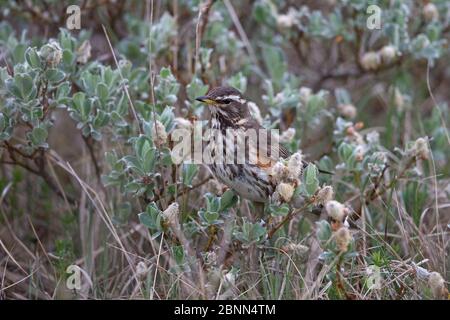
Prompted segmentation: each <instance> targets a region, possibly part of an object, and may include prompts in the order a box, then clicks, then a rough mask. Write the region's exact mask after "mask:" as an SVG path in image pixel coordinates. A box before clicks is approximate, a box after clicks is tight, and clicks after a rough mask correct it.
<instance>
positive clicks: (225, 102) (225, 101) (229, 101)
mask: <svg viewBox="0 0 450 320" xmlns="http://www.w3.org/2000/svg"><path fill="white" fill-rule="evenodd" d="M231 101H232V100H231V99H223V100H222V104H230V103H231Z"/></svg>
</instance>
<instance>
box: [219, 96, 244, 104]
mask: <svg viewBox="0 0 450 320" xmlns="http://www.w3.org/2000/svg"><path fill="white" fill-rule="evenodd" d="M226 99H230V100H233V101H237V102H240V103H246V102H247V100H245V99H242V98H241V97H239V96H238V95H235V94H232V95H229V96H220V97H217V98H216V100H226Z"/></svg>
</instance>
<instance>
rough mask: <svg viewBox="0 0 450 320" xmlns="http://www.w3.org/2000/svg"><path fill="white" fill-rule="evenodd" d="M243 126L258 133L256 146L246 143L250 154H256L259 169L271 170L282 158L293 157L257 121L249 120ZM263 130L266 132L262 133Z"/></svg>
mask: <svg viewBox="0 0 450 320" xmlns="http://www.w3.org/2000/svg"><path fill="white" fill-rule="evenodd" d="M241 125H242V128H243V129H244V130H246V131H247V130H249V129H252V130H255V132H256V144H255V143H254V142H253V143H252V142H250V143H246V145H247V146H248V149H249V150H250V152H255V154H256V157H257V165H258V166H259V167H262V168H270V167H272V165H274V164H275V163H276V162H278V161H279V160H280V158H288V157H289V156H290V155H291V154H290V152H289V151H288V150H287V149H286V148H285V147H284V146H283V145H281V144H280V143H279V142H278V141H275V140H273V139H274V138H275V139H277V137H272V135H271V134H270V130H268V129H266V128H264V127H263V126H261V125H260V124H259V123H258V122H257V121H256V120H255V119H253V118H251V119H248V118H247V119H246V120H245V122H243V123H241ZM261 130H264V132H261ZM249 136H250V135H249ZM246 138H248V137H246ZM277 142H278V143H277Z"/></svg>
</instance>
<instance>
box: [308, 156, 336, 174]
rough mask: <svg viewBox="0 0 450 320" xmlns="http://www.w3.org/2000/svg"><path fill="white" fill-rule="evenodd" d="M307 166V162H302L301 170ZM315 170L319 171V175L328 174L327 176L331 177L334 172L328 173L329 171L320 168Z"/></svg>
mask: <svg viewBox="0 0 450 320" xmlns="http://www.w3.org/2000/svg"><path fill="white" fill-rule="evenodd" d="M308 164H309V162H306V161H304V160H303V169H304V168H306V167H307V166H308ZM317 169H318V170H319V172H320V173H323V174H329V175H333V174H334V172H330V171H327V170H322V169H320V168H317Z"/></svg>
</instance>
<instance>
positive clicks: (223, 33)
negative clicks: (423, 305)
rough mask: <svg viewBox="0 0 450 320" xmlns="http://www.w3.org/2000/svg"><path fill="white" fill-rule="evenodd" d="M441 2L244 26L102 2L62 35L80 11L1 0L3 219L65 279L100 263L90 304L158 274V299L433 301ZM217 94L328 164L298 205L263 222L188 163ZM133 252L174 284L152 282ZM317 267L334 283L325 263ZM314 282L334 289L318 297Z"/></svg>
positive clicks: (241, 13) (363, 2) (214, 14)
mask: <svg viewBox="0 0 450 320" xmlns="http://www.w3.org/2000/svg"><path fill="white" fill-rule="evenodd" d="M426 2H427V3H430V4H432V6H431V9H430V7H429V8H428V9H429V10H431V11H429V12H428V13H427V12H426V11H425V8H424V7H425V5H424V4H423V3H422V2H420V1H368V0H343V1H323V3H314V4H313V5H311V6H308V5H306V4H304V5H297V4H296V5H293V3H291V2H289V1H281V2H278V1H273V0H258V1H249V2H245V1H244V2H237V1H230V3H231V5H232V6H233V8H234V11H235V13H236V17H233V11H232V10H230V8H229V7H228V6H227V5H225V3H224V2H223V1H214V2H213V4H212V6H211V7H210V8H208V9H202V10H203V11H202V14H201V15H199V10H200V8H201V7H202V6H203V4H202V1H198V0H180V1H176V2H174V3H172V2H164V1H163V2H160V3H159V2H158V4H157V5H156V2H155V5H156V6H157V8H154V10H153V11H152V12H151V14H150V8H148V7H147V2H145V1H144V2H130V3H129V2H123V3H122V2H121V3H120V4H118V3H117V4H115V5H114V6H111V5H109V4H101V5H100V4H97V3H95V4H92V8H90V7H89V8H83V19H82V20H83V21H82V24H83V27H82V30H80V31H70V30H66V29H64V27H63V26H64V25H65V21H63V18H64V17H62V16H61V14H60V13H61V12H64V10H63V9H64V8H63V7H64V6H66V5H68V2H67V1H62V2H61V1H60V2H58V3H56V1H51V2H50V3H51V4H52V6H47V5H44V4H40V3H38V2H33V5H32V6H31V5H29V4H24V3H22V2H20V1H10V2H2V5H3V6H2V13H1V18H2V19H1V20H2V22H0V53H1V58H2V62H1V67H0V169H1V170H0V171H1V172H2V177H1V179H0V194H1V196H0V205H1V207H2V211H3V210H4V211H5V215H4V217H3V216H2V217H1V218H0V219H2V220H1V221H4V220H3V219H5V217H6V218H7V220H8V221H14V223H12V224H11V225H12V226H13V227H16V226H17V225H19V224H17V223H15V222H16V221H18V220H16V219H18V218H22V217H21V215H22V214H23V213H26V214H27V215H28V214H29V217H30V221H31V220H33V222H36V221H35V220H38V221H39V224H36V225H38V226H39V228H42V229H45V230H44V231H45V232H43V234H44V235H45V236H43V239H39V240H43V243H42V244H41V243H40V245H43V246H45V249H48V250H47V252H52V254H53V256H52V257H50V260H51V261H53V260H52V259H55V261H56V262H49V266H48V268H47V266H45V268H42V269H46V268H47V269H48V270H51V268H52V267H56V271H57V272H58V276H59V275H63V274H65V268H66V267H67V266H68V265H70V264H72V263H73V262H74V261H83V263H82V265H83V268H86V272H87V274H89V276H91V277H92V279H93V280H94V281H96V283H95V284H94V285H93V286H92V287H90V288H89V289H88V290H90V291H89V294H88V296H89V297H91V295H92V297H95V298H97V297H106V298H111V297H123V296H125V295H126V294H128V293H129V294H130V296H132V297H137V294H138V293H137V292H138V291H140V289H141V288H140V286H141V284H142V283H141V282H143V281H146V282H145V285H144V286H145V287H146V288H145V289H146V290H147V291H148V292H146V293H145V294H149V295H151V296H152V298H155V297H156V295H157V296H158V298H169V297H175V298H186V297H189V298H191V297H192V298H199V297H201V298H205V297H208V298H216V297H220V298H233V299H234V298H272V299H279V298H299V297H301V298H320V299H324V298H343V297H347V295H346V292H345V290H349V291H354V292H353V293H354V294H355V295H356V296H357V297H359V298H367V297H368V298H377V299H379V298H380V297H381V298H389V299H391V298H405V297H406V298H422V297H423V296H425V297H427V296H429V293H428V294H422V293H421V289H419V286H417V285H416V282H417V277H416V278H414V275H413V272H411V270H412V269H411V268H415V267H416V266H415V263H419V262H420V263H423V265H424V266H426V267H427V268H429V269H430V270H431V269H435V270H436V271H440V272H443V271H445V270H446V269H445V268H443V267H442V266H443V265H445V264H444V260H443V259H445V254H444V253H445V252H446V250H447V251H448V246H447V243H448V241H447V235H446V232H445V230H446V227H447V229H448V221H444V219H443V218H442V217H445V213H446V212H447V211H445V210H447V209H448V196H449V191H448V182H449V179H448V174H449V172H450V165H449V163H448V158H449V156H450V154H449V130H448V123H450V113H449V110H448V104H447V103H446V102H445V101H448V97H449V96H448V92H447V91H448V90H447V91H446V88H448V86H449V79H448V61H449V56H450V52H449V50H448V39H449V38H448V36H449V30H450V24H449V19H447V18H446V17H448V14H449V12H450V9H449V7H448V4H447V2H446V1H444V0H440V1H431V2H429V1H426ZM371 4H376V5H378V6H380V8H381V9H382V11H381V12H382V15H381V20H382V28H381V29H379V30H369V29H368V28H367V18H368V14H367V12H366V9H367V7H368V6H369V5H371ZM87 6H91V5H87ZM433 6H434V7H433ZM53 7H54V8H53ZM87 10H89V15H86V11H87ZM434 10H436V11H434ZM203 14H204V15H205V16H203ZM88 17H89V19H90V18H91V17H92V21H87V20H88ZM236 18H237V19H238V20H239V23H237V22H236V21H235V19H236ZM44 24H45V28H44V27H43V25H44ZM101 25H103V26H105V29H106V30H107V34H108V37H109V38H108V40H106V39H105V34H104V33H103V30H102V28H99V26H101ZM241 28H242V29H243V30H241ZM242 31H243V32H242ZM108 41H110V42H111V45H112V49H113V50H112V51H111V49H110V47H109V45H108ZM367 57H369V58H371V59H372V60H371V61H368V60H370V59H367ZM116 63H117V65H116ZM216 85H229V86H233V87H235V88H237V89H239V90H240V91H241V92H242V93H245V96H246V99H248V100H251V101H254V102H255V103H256V104H257V105H258V106H259V107H260V110H259V111H260V113H261V119H258V120H261V122H262V125H263V126H264V127H266V128H270V129H280V131H281V137H282V139H284V140H283V141H282V143H283V144H284V145H285V146H287V147H288V149H289V150H290V151H292V152H297V151H299V150H301V151H302V154H303V155H304V157H305V160H308V162H310V163H309V165H307V166H306V167H305V168H303V170H302V174H301V176H300V177H294V178H292V177H290V179H291V180H295V181H294V182H292V181H290V182H292V185H293V186H294V187H295V191H294V195H293V198H294V200H299V199H300V200H301V203H300V205H299V204H298V203H294V202H295V201H292V202H288V201H284V200H283V201H279V202H276V201H272V199H268V202H267V204H266V207H265V211H264V214H262V210H259V208H258V207H257V206H253V205H251V204H248V203H247V201H245V200H244V199H243V198H240V197H239V195H238V194H237V193H235V191H233V190H231V189H230V190H226V191H224V186H223V185H218V184H217V183H216V182H217V181H215V182H214V183H213V181H211V179H209V178H208V177H209V171H208V170H207V169H206V168H205V166H203V165H200V164H197V163H195V164H193V163H188V162H183V163H175V162H174V161H173V159H172V157H171V152H172V150H173V148H174V141H172V140H171V138H172V137H171V136H172V134H173V132H174V130H175V129H178V128H184V129H186V127H189V128H190V126H191V125H192V124H193V123H194V120H205V119H208V116H209V113H208V111H207V108H206V107H205V105H204V104H202V103H200V102H199V101H196V100H195V98H196V97H198V96H202V95H205V94H206V93H207V92H208V90H209V89H210V88H211V87H213V86H216ZM257 111H258V110H252V112H256V114H257ZM67 116H68V117H67ZM72 127H74V128H75V129H74V130H71V128H72ZM66 129H67V130H66ZM288 129H293V131H294V130H295V134H293V136H292V137H287V138H286V137H283V135H282V134H283V132H286V131H287V130H288ZM188 130H190V129H188ZM293 131H291V132H293ZM421 137H422V138H421ZM66 148H68V149H69V151H70V152H67V151H65V149H66ZM322 170H326V171H330V172H333V173H334V174H333V175H325V174H323V173H321V171H322ZM29 173H32V174H33V175H31V174H29ZM272 178H273V177H270V179H272ZM296 178H298V180H296ZM275 180H276V179H275ZM271 181H272V180H271ZM325 186H331V187H332V188H333V191H334V199H336V200H338V201H340V202H341V203H342V204H345V206H346V210H344V211H342V212H344V213H345V216H348V217H347V218H344V221H337V220H336V219H335V217H333V216H332V214H330V213H329V212H327V201H328V200H330V199H328V198H326V199H319V198H320V197H319V194H320V192H321V191H323V190H324V187H325ZM290 191H292V190H290ZM36 198H39V200H35V199H36ZM25 200H26V201H25ZM31 202H33V203H31ZM34 202H36V203H34ZM175 204H176V206H175V207H174V206H172V205H175ZM171 206H172V207H171ZM343 206H344V205H343ZM174 208H176V209H174ZM169 209H172V210H173V211H172V212H171V211H170V210H169ZM167 210H169V211H167ZM61 211H63V212H61ZM259 211H261V212H259ZM139 212H140V213H139ZM321 212H322V213H324V214H322V215H321V217H322V218H323V217H326V219H322V218H321V219H320V220H319V221H317V220H318V216H319V215H320V214H321ZM342 212H341V213H342ZM78 214H79V215H80V216H79V217H78ZM171 214H173V215H171ZM74 216H76V219H75V218H74ZM98 217H101V219H99V218H98ZM355 217H356V218H355ZM360 217H361V219H359V218H360ZM350 218H352V219H356V220H357V221H351V222H352V223H353V224H352V226H351V227H352V228H351V229H352V234H351V235H350V237H349V239H347V240H349V242H348V243H344V244H346V245H345V246H340V244H342V243H340V244H339V243H338V242H337V240H336V237H337V233H338V232H339V230H340V229H342V228H346V227H344V226H343V223H344V222H348V220H350ZM45 219H47V220H45ZM283 219H286V220H283ZM66 220H67V221H68V220H70V223H67V221H66ZM99 221H101V222H102V223H106V227H104V226H103V225H100V224H99V223H100V222H99ZM111 222H112V224H111ZM283 223H284V224H283ZM25 225H26V223H25ZM142 226H144V227H145V228H146V229H145V228H144V229H143V230H145V231H146V230H147V229H148V232H149V234H150V236H151V237H150V238H151V239H149V237H146V235H147V232H144V233H141V231H142V229H140V228H139V227H142ZM8 228H9V227H8ZM130 228H133V229H130ZM278 228H279V229H278ZM47 229H48V230H47ZM49 230H50V231H49ZM54 230H56V231H55V232H54V233H55V235H54V234H53V231H54ZM278 230H282V232H277V231H278ZM21 231H23V230H21ZM38 231H39V232H40V231H41V230H38ZM441 231H442V232H441ZM39 232H38V233H39ZM77 232H79V235H78V234H76V233H77ZM16 233H17V235H18V236H20V237H21V236H22V235H23V234H29V230H28V229H27V230H26V231H23V232H16ZM428 233H430V234H428ZM436 233H439V234H442V239H441V238H439V241H429V239H430V237H434V236H435V234H436ZM163 234H164V236H162V235H163ZM39 235H41V234H40V233H39ZM79 238H82V239H79ZM118 238H119V239H118ZM350 238H351V239H350ZM55 239H63V240H56V241H55ZM67 239H68V240H67ZM424 239H425V240H424ZM21 240H23V239H21ZM28 240H29V239H25V240H24V242H27V244H26V245H27V246H29V247H30V248H32V247H33V248H34V245H35V243H34V242H30V241H28ZM79 240H81V241H79ZM119 240H120V241H119ZM32 241H35V239H34V238H33V240H32ZM111 241H119V242H120V244H121V245H123V244H124V246H126V248H125V247H122V248H121V249H123V250H122V251H123V252H122V251H121V252H115V251H114V250H117V248H116V247H115V246H114V248H113V246H111V245H110V242H111ZM134 241H135V242H134ZM159 241H161V242H159ZM317 242H318V244H319V248H314V247H315V245H314V243H317ZM5 243H6V241H5ZM158 244H160V245H161V252H160V253H158V248H157V245H158ZM312 244H313V245H312ZM47 246H48V248H47ZM91 246H92V247H91ZM305 246H308V247H310V248H309V249H308V248H306V250H303V249H302V248H303V247H305ZM127 250H129V251H130V252H129V253H128V251H127ZM133 250H136V253H135V252H133ZM308 250H314V252H309V251H308ZM86 252H89V254H87V253H86ZM94 252H100V254H99V257H97V253H95V254H94ZM305 252H308V253H307V255H310V256H308V257H307V256H306V254H305ZM157 253H158V259H159V258H161V260H158V262H157V261H156V260H155V257H156V254H157ZM14 254H15V252H14ZM125 254H126V255H127V256H126V259H122V256H121V255H125ZM159 254H161V256H159ZM80 255H85V256H82V257H81V256H80ZM131 255H133V259H136V261H137V260H138V259H140V260H142V261H141V262H143V261H145V263H148V264H149V265H151V267H150V266H149V267H148V268H149V269H151V268H157V269H156V270H158V272H156V275H157V276H156V275H155V276H154V277H153V276H149V274H150V272H149V270H144V271H142V270H141V272H143V274H140V275H137V276H136V275H135V274H134V273H135V272H134V269H135V267H134V266H132V265H126V264H124V263H125V262H127V263H129V264H132V263H135V261H134V260H133V259H130V256H131ZM317 256H319V259H320V262H321V264H320V265H319V266H318V267H317V268H323V269H321V270H326V272H325V271H324V272H320V270H309V269H308V268H309V267H310V266H311V265H312V263H311V261H312V260H314V261H315V259H316V257H317ZM357 256H360V257H358V259H355V258H356V257H357ZM22 258H23V257H22V256H21V255H19V261H21V260H20V259H22ZM28 258H29V257H27V258H23V259H24V260H25V259H28ZM80 259H81V260H80ZM307 259H309V260H307ZM402 259H403V260H402ZM34 263H36V262H35V261H33V264H30V266H29V267H30V270H32V271H33V272H41V271H36V269H34V267H35V266H34ZM45 263H47V262H45ZM158 263H159V264H158ZM445 263H446V262H445ZM116 264H117V265H116ZM366 264H371V265H375V266H378V267H380V268H381V269H382V270H383V272H384V276H386V277H388V276H389V274H395V277H392V278H390V279H386V281H387V283H388V288H383V289H380V290H378V291H370V289H368V285H367V278H368V277H367V275H366V274H365V271H366V267H367V265H366ZM9 265H10V264H8V268H9ZM112 265H113V266H114V268H116V269H109V268H111V266H112ZM166 267H167V268H166ZM5 268H6V267H5ZM32 268H33V269H32ZM39 268H41V266H39ZM402 268H406V270H404V269H402ZM118 270H119V271H120V272H117V271H118ZM128 270H133V277H132V280H130V281H129V279H128V278H127V276H126V273H127V272H128ZM154 270H155V269H153V272H154ZM199 270H202V272H204V273H205V274H204V275H203V274H202V275H201V277H202V278H201V281H199V277H200V276H198V275H197V272H198V271H199ZM392 270H394V271H392ZM316 271H317V272H316ZM115 272H117V275H119V276H117V275H116V274H115ZM153 272H152V273H151V274H152V275H153V274H155V273H153ZM258 273H259V274H258ZM30 274H31V273H30ZM33 274H34V273H33ZM255 274H257V275H258V277H259V279H257V281H255V279H252V277H253V275H255ZM305 275H308V277H309V275H314V276H317V279H316V278H315V279H313V280H314V283H315V286H316V287H314V289H313V290H310V289H311V288H306V286H308V285H309V283H307V282H306V280H305V278H308V277H306V276H305ZM443 276H444V278H445V279H446V281H448V279H449V276H448V272H447V274H443ZM135 277H137V278H138V282H136V279H135ZM203 277H204V278H203ZM320 277H322V278H320ZM343 277H344V278H345V281H343V282H342V283H343V284H342V283H340V282H339V280H340V279H342V278H343ZM44 278H45V281H49V282H51V281H52V280H51V279H53V278H54V275H50V276H46V277H42V279H44ZM125 278H127V279H125ZM130 278H131V277H130ZM30 279H31V280H32V282H30V286H31V285H34V282H39V281H40V279H41V278H40V277H39V278H36V279H37V280H36V279H35V278H34V276H33V277H31V278H30ZM49 279H50V280H49ZM110 279H112V280H111V282H109V281H110ZM123 279H125V280H123ZM143 279H145V280H143ZM237 279H238V280H239V281H237ZM31 280H30V281H31ZM38 280H39V281H38ZM154 280H155V281H156V283H153V282H152V281H154ZM419 280H423V279H419ZM45 281H43V282H45ZM120 281H124V283H126V284H123V283H121V282H120ZM202 281H206V283H205V288H201V290H194V288H193V287H192V288H189V289H186V288H187V285H191V286H196V285H197V284H198V283H202V284H203V282H202ZM397 283H401V285H402V288H403V286H408V290H404V289H400V288H398V287H397ZM122 284H123V286H122ZM130 284H132V285H133V286H135V285H136V287H135V288H131V289H130V288H129V287H128V286H129V285H130ZM8 285H9V283H8V284H6V286H8ZM13 287H14V286H13ZM117 287H120V289H117ZM122 287H123V288H122ZM138 289H139V290H138ZM195 289H196V288H195ZM109 290H111V291H113V292H114V294H110V292H108V291H109ZM282 290H283V291H282ZM197 291H199V292H201V293H200V294H199V293H198V292H197ZM281 291H282V292H281ZM186 292H188V293H189V295H188V294H186ZM139 294H140V293H139ZM191 294H192V296H191ZM153 295H155V296H153ZM50 296H53V293H52V295H50ZM8 297H9V296H8ZM44 297H47V295H44ZM146 297H147V296H146Z"/></svg>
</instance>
